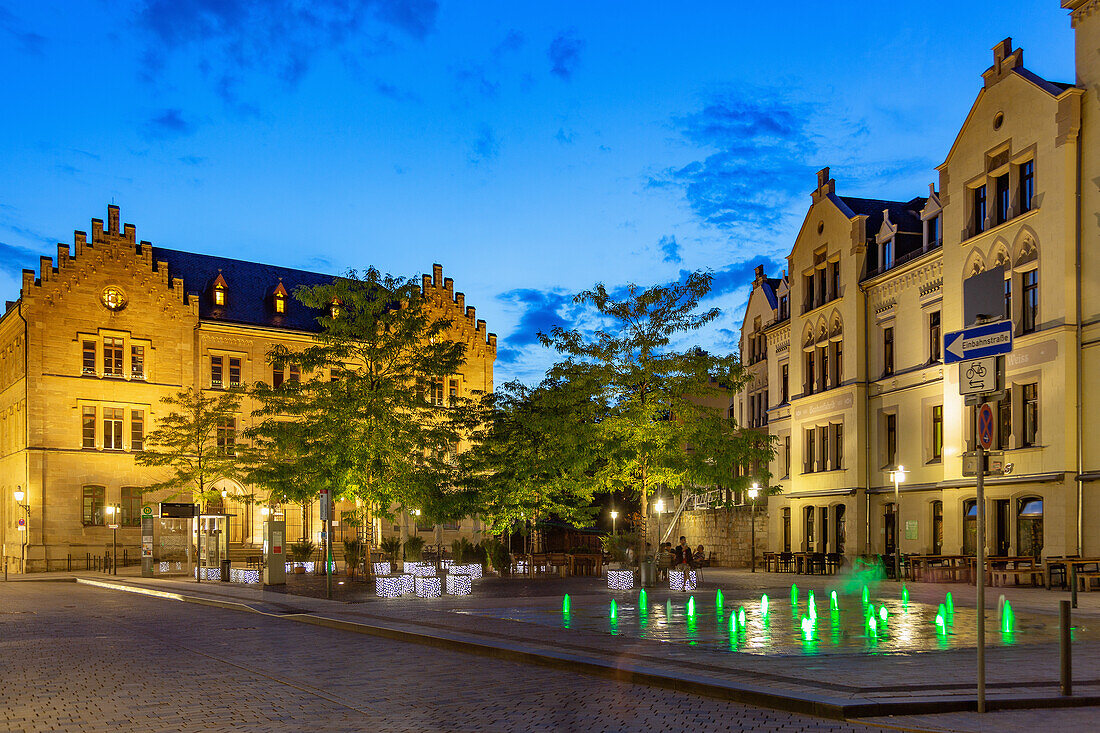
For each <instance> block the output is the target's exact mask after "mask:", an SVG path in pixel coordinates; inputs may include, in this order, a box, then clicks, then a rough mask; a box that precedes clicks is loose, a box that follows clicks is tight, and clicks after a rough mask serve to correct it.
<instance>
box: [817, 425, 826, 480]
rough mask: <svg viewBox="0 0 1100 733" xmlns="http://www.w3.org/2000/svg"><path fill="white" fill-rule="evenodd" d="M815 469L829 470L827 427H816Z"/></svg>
mask: <svg viewBox="0 0 1100 733" xmlns="http://www.w3.org/2000/svg"><path fill="white" fill-rule="evenodd" d="M817 442H818V448H819V450H818V453H817V456H818V458H817V470H818V471H828V470H829V429H828V428H827V427H821V428H818V429H817Z"/></svg>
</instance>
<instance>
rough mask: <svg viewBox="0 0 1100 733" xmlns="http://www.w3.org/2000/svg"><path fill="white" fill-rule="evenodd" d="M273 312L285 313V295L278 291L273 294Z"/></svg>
mask: <svg viewBox="0 0 1100 733" xmlns="http://www.w3.org/2000/svg"><path fill="white" fill-rule="evenodd" d="M275 312H276V313H286V296H285V295H282V294H280V293H276V294H275Z"/></svg>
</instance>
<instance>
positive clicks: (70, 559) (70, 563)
mask: <svg viewBox="0 0 1100 733" xmlns="http://www.w3.org/2000/svg"><path fill="white" fill-rule="evenodd" d="M65 567H66V568H67V571H66V572H70V573H71V572H72V571H73V553H71V552H70V553H69V557H68V560H67V561H66V563H65Z"/></svg>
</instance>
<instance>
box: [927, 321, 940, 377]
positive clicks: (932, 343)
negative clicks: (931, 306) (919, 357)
mask: <svg viewBox="0 0 1100 733" xmlns="http://www.w3.org/2000/svg"><path fill="white" fill-rule="evenodd" d="M942 346H943V337H942V336H941V334H940V312H939V311H932V312H931V313H929V314H928V361H929V363H931V364H935V363H936V362H937V361H939V360H940V359H941V358H942V353H941V347H942Z"/></svg>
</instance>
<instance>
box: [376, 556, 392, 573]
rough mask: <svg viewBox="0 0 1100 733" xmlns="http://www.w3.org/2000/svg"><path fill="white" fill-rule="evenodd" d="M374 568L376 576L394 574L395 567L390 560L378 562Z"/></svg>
mask: <svg viewBox="0 0 1100 733" xmlns="http://www.w3.org/2000/svg"><path fill="white" fill-rule="evenodd" d="M372 567H373V568H374V574H375V575H389V574H390V573H391V572H393V567H392V566H391V565H390V561H389V560H386V561H385V562H376V563H374V565H373V566H372Z"/></svg>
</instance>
